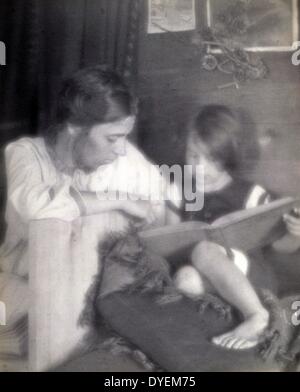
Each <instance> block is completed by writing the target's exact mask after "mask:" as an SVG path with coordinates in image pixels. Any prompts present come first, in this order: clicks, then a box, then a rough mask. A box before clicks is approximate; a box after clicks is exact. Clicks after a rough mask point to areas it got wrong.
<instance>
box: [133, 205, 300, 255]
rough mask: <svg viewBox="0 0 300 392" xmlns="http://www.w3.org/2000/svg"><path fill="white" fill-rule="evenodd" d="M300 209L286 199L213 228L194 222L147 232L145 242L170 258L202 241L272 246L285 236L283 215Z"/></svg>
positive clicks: (234, 245) (247, 247)
mask: <svg viewBox="0 0 300 392" xmlns="http://www.w3.org/2000/svg"><path fill="white" fill-rule="evenodd" d="M296 207H300V199H295V198H291V197H286V198H283V199H279V200H276V201H273V202H271V203H269V204H266V205H262V206H258V207H256V208H251V209H248V210H241V211H236V212H233V213H230V214H228V215H225V216H223V217H221V218H218V219H217V220H216V221H215V222H213V223H212V224H211V225H209V224H206V223H203V222H197V221H191V222H183V223H179V224H176V225H172V226H164V227H160V228H155V229H149V230H145V231H143V232H141V233H140V236H141V239H142V240H143V242H144V243H145V244H146V245H147V246H148V247H150V248H151V249H153V250H154V251H156V252H157V253H159V254H161V255H162V256H165V257H167V256H170V255H172V254H174V253H175V252H177V251H178V250H182V249H184V248H188V247H190V246H192V245H194V244H196V243H198V242H200V241H203V240H208V241H212V242H215V243H217V244H219V245H222V246H224V247H225V248H226V249H230V248H236V249H241V250H243V251H249V250H252V249H256V248H260V247H263V246H266V245H269V244H271V243H272V242H274V241H275V240H277V239H279V238H280V237H282V236H283V235H284V234H285V233H286V228H285V224H284V222H283V218H282V217H283V215H284V214H288V213H290V212H292V210H293V209H294V208H296Z"/></svg>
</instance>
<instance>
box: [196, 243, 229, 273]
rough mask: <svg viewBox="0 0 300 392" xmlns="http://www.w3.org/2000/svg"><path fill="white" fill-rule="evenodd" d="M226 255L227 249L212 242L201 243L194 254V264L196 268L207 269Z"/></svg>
mask: <svg viewBox="0 0 300 392" xmlns="http://www.w3.org/2000/svg"><path fill="white" fill-rule="evenodd" d="M224 255H226V251H225V249H224V248H223V247H222V246H220V245H218V244H216V243H214V242H211V241H201V242H200V243H199V244H197V245H196V246H195V248H194V249H193V252H192V256H191V257H192V264H193V265H194V266H195V267H196V268H200V269H201V268H202V267H203V268H205V267H207V266H208V265H209V263H213V262H216V261H218V258H219V257H220V256H223V257H224Z"/></svg>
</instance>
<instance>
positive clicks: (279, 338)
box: [257, 290, 293, 368]
mask: <svg viewBox="0 0 300 392" xmlns="http://www.w3.org/2000/svg"><path fill="white" fill-rule="evenodd" d="M261 299H262V303H263V304H264V306H265V307H266V309H267V310H268V311H269V314H270V321H269V325H268V327H267V328H266V330H265V331H264V332H263V334H262V335H261V338H260V343H259V345H258V347H257V351H258V354H259V356H260V357H261V358H262V359H263V360H264V361H266V362H267V361H276V362H277V363H278V364H279V365H280V366H281V367H283V368H284V367H285V366H286V365H287V364H288V363H290V362H291V361H293V358H292V357H291V356H290V355H289V353H288V344H289V339H288V324H287V322H286V321H285V318H284V310H283V309H282V307H281V305H280V303H279V300H278V298H276V297H275V296H274V295H273V294H272V293H271V292H270V291H269V290H261Z"/></svg>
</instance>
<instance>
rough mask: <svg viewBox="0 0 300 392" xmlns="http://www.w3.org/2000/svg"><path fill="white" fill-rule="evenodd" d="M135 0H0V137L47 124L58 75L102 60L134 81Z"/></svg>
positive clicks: (4, 138) (137, 8)
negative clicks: (2, 55) (1, 59)
mask: <svg viewBox="0 0 300 392" xmlns="http://www.w3.org/2000/svg"><path fill="white" fill-rule="evenodd" d="M140 5H141V2H140V0H1V1H0V40H1V41H3V42H5V44H6V47H7V65H6V66H1V67H0V82H1V85H0V89H1V91H0V93H1V100H2V103H1V105H0V131H1V139H0V142H2V143H5V142H7V141H8V140H10V139H12V138H14V137H16V136H18V135H19V134H24V133H35V132H36V131H37V129H38V128H41V129H42V128H44V127H45V126H47V125H48V124H49V121H50V118H51V113H52V111H53V107H54V103H55V97H56V94H57V92H58V89H59V86H60V83H61V79H62V78H63V77H65V76H67V75H69V74H70V73H72V72H73V71H75V70H77V69H79V68H81V67H84V66H88V65H93V64H107V65H109V66H111V67H112V68H113V69H115V70H117V71H118V72H119V73H121V74H122V75H123V76H124V77H125V78H126V79H127V80H128V82H129V83H131V84H134V82H135V80H136V73H137V72H136V64H137V61H136V60H137V34H138V24H139V13H140Z"/></svg>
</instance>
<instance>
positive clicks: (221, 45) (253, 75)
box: [192, 28, 268, 82]
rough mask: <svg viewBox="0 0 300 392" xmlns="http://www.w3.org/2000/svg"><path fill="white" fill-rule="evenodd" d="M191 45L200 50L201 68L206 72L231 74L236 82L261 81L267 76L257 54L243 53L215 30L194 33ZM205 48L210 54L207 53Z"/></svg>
mask: <svg viewBox="0 0 300 392" xmlns="http://www.w3.org/2000/svg"><path fill="white" fill-rule="evenodd" d="M192 44H193V45H196V47H197V48H198V49H199V50H200V53H201V57H202V58H201V63H202V67H203V68H204V69H205V70H207V71H213V70H216V69H217V70H219V71H221V72H223V73H226V74H232V75H233V78H234V81H236V82H245V81H248V80H255V79H262V78H264V77H266V76H267V74H268V68H267V66H266V64H265V63H264V61H263V60H262V59H261V57H260V56H258V54H257V53H253V52H247V51H245V50H244V49H243V48H242V46H241V45H239V43H237V42H235V41H233V40H231V39H230V38H228V37H226V36H225V35H223V34H220V33H219V32H218V31H216V30H215V29H212V28H207V29H205V30H203V31H201V32H198V33H196V34H195V36H194V37H193V39H192ZM204 47H205V48H206V49H205V50H203V48H204ZM207 47H209V52H210V53H207ZM211 48H212V49H211ZM213 49H218V51H217V52H216V51H215V50H213Z"/></svg>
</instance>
